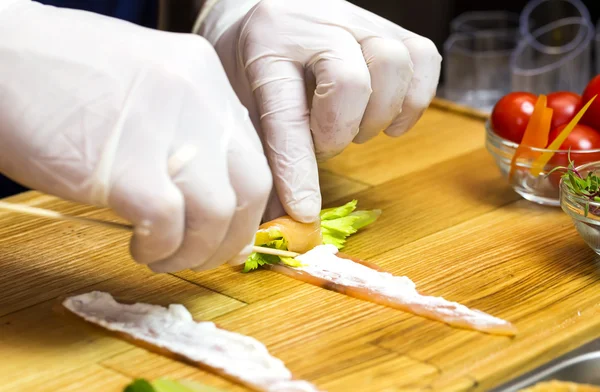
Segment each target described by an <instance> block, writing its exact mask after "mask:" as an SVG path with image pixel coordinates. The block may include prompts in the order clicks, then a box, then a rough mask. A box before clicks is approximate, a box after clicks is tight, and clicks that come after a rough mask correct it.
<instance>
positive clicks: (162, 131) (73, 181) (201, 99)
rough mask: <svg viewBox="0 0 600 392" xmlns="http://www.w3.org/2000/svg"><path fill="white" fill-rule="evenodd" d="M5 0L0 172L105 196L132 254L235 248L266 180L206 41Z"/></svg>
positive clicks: (211, 255) (147, 258)
mask: <svg viewBox="0 0 600 392" xmlns="http://www.w3.org/2000/svg"><path fill="white" fill-rule="evenodd" d="M9 3H10V2H9ZM5 4H6V6H5V7H4V8H0V53H2V61H0V116H1V117H0V172H2V173H5V174H6V175H7V176H8V177H10V178H12V179H14V180H15V181H17V182H20V183H22V184H24V185H26V186H29V187H31V188H33V189H38V190H41V191H43V192H47V193H50V194H54V195H57V196H60V197H63V198H66V199H70V200H74V201H78V202H83V203H91V204H95V205H99V206H108V207H111V208H112V209H114V210H115V211H116V212H117V213H118V214H119V215H121V216H122V217H124V218H126V219H128V220H129V221H130V222H132V224H133V225H134V226H135V231H134V235H133V237H132V240H131V252H132V256H133V257H134V259H135V260H137V261H138V262H139V263H142V264H147V265H149V267H150V268H151V269H153V270H154V271H157V272H172V271H179V270H183V269H186V268H194V269H208V268H213V267H216V266H218V265H220V264H222V263H224V262H226V261H228V260H231V259H237V261H238V262H241V261H243V259H245V257H246V256H247V255H248V254H249V253H250V248H249V247H248V246H249V245H251V244H252V242H253V237H254V234H255V232H256V228H257V227H258V225H259V223H260V220H261V216H262V213H263V211H264V208H265V206H266V203H267V199H268V196H269V193H270V191H271V186H272V180H271V174H270V171H269V167H268V163H267V160H266V158H265V157H264V154H263V152H262V147H261V144H260V139H259V138H258V136H257V134H256V130H255V129H254V127H253V126H252V123H251V121H250V119H249V117H248V113H247V111H246V109H245V108H244V107H243V106H242V105H241V103H240V101H239V99H238V98H237V97H236V95H235V92H234V91H233V90H232V89H231V86H230V84H229V82H228V80H227V76H226V74H225V72H224V71H223V68H222V66H221V64H220V61H219V58H218V56H217V54H216V53H215V51H214V49H213V47H212V46H211V45H210V44H209V43H208V42H207V41H206V40H205V39H203V38H202V37H199V36H197V35H193V34H174V33H166V32H159V31H154V30H150V29H145V28H141V27H138V26H136V25H133V24H130V23H127V22H123V21H119V20H116V19H111V18H106V17H103V16H100V15H96V14H92V13H87V12H82V11H74V10H66V9H60V8H53V7H47V6H43V5H40V4H39V3H34V2H29V1H21V0H17V1H13V2H12V5H8V3H3V4H2V5H3V6H4V5H5ZM240 252H241V253H240Z"/></svg>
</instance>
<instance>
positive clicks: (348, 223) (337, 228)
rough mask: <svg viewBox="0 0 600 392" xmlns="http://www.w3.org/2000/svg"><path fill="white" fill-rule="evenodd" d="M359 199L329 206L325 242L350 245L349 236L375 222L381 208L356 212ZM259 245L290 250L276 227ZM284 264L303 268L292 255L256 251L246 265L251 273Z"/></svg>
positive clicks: (323, 217)
mask: <svg viewBox="0 0 600 392" xmlns="http://www.w3.org/2000/svg"><path fill="white" fill-rule="evenodd" d="M357 203H358V202H357V201H356V200H352V201H351V202H349V203H346V204H344V205H343V206H340V207H335V208H327V209H324V210H322V211H321V214H320V218H321V234H322V235H323V244H330V245H334V246H335V247H337V248H338V249H342V248H343V247H344V245H345V244H346V239H347V238H348V237H349V236H351V235H353V234H355V233H356V232H357V231H358V230H360V229H362V228H363V227H365V226H368V225H370V224H371V223H373V222H375V221H376V220H377V218H379V215H381V210H371V211H354V210H355V209H356V205H357ZM256 245H260V246H264V247H267V248H275V249H279V250H287V244H286V241H285V239H284V238H283V236H282V234H281V232H279V230H277V229H275V228H272V229H271V230H269V231H268V233H267V234H266V235H261V237H260V238H257V243H256ZM277 263H283V264H286V265H289V266H291V267H299V266H300V262H299V261H298V260H296V259H293V258H291V257H279V256H272V255H265V254H259V253H252V254H251V255H250V257H248V259H247V260H246V263H245V264H244V270H243V272H250V271H252V270H255V269H257V268H258V267H260V266H263V265H266V264H277Z"/></svg>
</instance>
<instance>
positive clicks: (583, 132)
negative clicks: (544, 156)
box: [548, 124, 600, 186]
mask: <svg viewBox="0 0 600 392" xmlns="http://www.w3.org/2000/svg"><path fill="white" fill-rule="evenodd" d="M566 126H567V124H563V125H561V126H559V127H557V128H555V129H553V130H552V131H551V132H550V134H549V135H548V140H549V143H551V142H552V141H554V139H556V137H557V136H558V135H559V134H560V132H561V131H562V130H563V129H565V127H566ZM569 148H570V149H571V160H572V161H573V163H574V164H575V166H580V165H585V164H586V163H589V162H594V161H600V153H584V154H582V153H581V151H587V150H595V149H600V132H598V131H596V130H595V129H593V128H591V127H588V126H587V125H583V124H577V125H576V126H575V128H574V129H573V130H572V131H571V133H569V136H567V139H566V140H565V141H564V142H563V144H561V146H560V148H559V150H569ZM578 151H579V153H577V152H578ZM549 164H551V165H554V166H564V167H566V166H568V165H569V153H568V151H565V152H561V153H555V154H554V155H553V156H552V158H551V159H550V162H549ZM563 173H564V172H562V171H557V172H554V173H552V174H551V175H550V180H551V181H552V183H553V184H554V185H556V186H558V183H559V181H560V177H561V176H562V174H563Z"/></svg>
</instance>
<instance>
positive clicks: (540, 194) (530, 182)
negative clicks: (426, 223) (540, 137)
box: [485, 120, 600, 207]
mask: <svg viewBox="0 0 600 392" xmlns="http://www.w3.org/2000/svg"><path fill="white" fill-rule="evenodd" d="M485 128H486V143H485V144H486V148H487V150H488V152H489V153H490V154H491V155H492V157H493V158H494V160H495V162H496V166H498V168H499V169H500V172H501V173H502V175H503V176H504V178H506V179H508V177H509V173H510V163H511V161H512V158H513V156H514V154H515V151H516V150H517V147H519V145H518V144H517V143H514V142H512V141H510V140H507V139H504V138H502V137H500V136H498V135H497V134H496V133H495V132H494V130H493V129H492V127H491V124H490V121H489V120H488V121H487V123H486V125H485ZM549 151H552V152H553V153H554V155H553V156H552V158H551V159H550V161H549V162H548V163H547V164H546V166H544V168H543V170H542V172H541V173H540V174H539V175H538V176H536V177H534V176H532V175H531V173H530V172H529V169H531V166H532V165H533V162H534V161H535V159H537V157H538V156H539V155H540V153H544V152H549ZM524 152H525V154H523V157H521V158H518V159H517V161H516V168H515V173H514V175H513V177H512V178H511V179H510V185H511V186H512V187H513V189H514V190H515V192H517V193H518V194H519V195H521V196H522V197H523V198H525V199H527V200H529V201H532V202H534V203H538V204H542V205H549V206H554V207H558V206H559V205H560V177H561V175H562V174H563V173H564V172H562V171H556V172H554V173H552V174H551V175H550V176H547V174H548V173H549V172H550V171H551V170H552V169H554V168H555V167H558V166H565V167H566V166H568V165H569V151H568V150H547V149H544V148H531V147H529V148H527V149H526V150H524ZM527 152H530V153H531V154H527ZM571 160H572V161H573V162H574V164H575V166H582V165H585V164H588V163H591V162H596V161H600V149H595V150H586V151H571Z"/></svg>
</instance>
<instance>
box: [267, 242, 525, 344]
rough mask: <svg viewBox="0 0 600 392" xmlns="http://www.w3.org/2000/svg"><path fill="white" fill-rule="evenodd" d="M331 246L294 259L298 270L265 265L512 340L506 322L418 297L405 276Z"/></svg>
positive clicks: (436, 299) (443, 301)
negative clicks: (343, 254) (344, 254)
mask: <svg viewBox="0 0 600 392" xmlns="http://www.w3.org/2000/svg"><path fill="white" fill-rule="evenodd" d="M337 253H338V249H337V248H336V247H335V246H333V245H321V246H317V247H315V248H313V249H312V250H310V251H308V252H306V253H304V254H302V255H300V256H297V257H296V260H297V261H299V262H300V263H301V264H302V266H301V267H289V266H286V265H283V264H270V265H267V267H268V268H269V269H272V270H274V271H277V272H280V273H283V274H286V275H289V276H291V277H295V278H297V279H301V280H306V281H310V279H307V278H308V277H307V276H306V275H309V276H311V277H314V278H316V279H319V280H321V281H324V282H326V283H333V284H335V285H338V286H340V287H339V288H336V287H332V289H333V290H334V291H340V288H341V289H342V290H341V292H343V293H345V294H347V295H350V296H357V294H358V296H359V297H360V298H361V299H364V300H368V301H371V302H375V303H379V304H382V305H386V306H390V307H395V308H399V309H402V310H404V311H407V312H410V313H414V314H417V315H420V316H424V317H428V318H430V319H435V320H438V321H442V322H446V323H448V324H450V325H453V326H459V327H464V328H468V329H474V330H478V331H483V332H488V333H492V334H498V335H506V336H512V335H515V333H516V328H515V327H514V326H513V325H512V324H511V323H509V322H507V321H505V320H502V319H500V318H497V317H494V316H491V315H489V314H487V313H484V312H481V311H479V310H476V309H470V308H468V307H466V306H464V305H461V304H459V303H456V302H451V301H448V300H446V299H444V298H442V297H433V296H426V295H421V294H420V293H419V292H418V291H417V289H416V285H415V283H414V282H413V281H412V280H410V279H409V278H408V277H406V276H395V275H392V274H390V273H388V272H382V271H377V270H374V269H372V268H369V267H367V266H365V265H362V264H360V263H357V262H354V261H352V260H349V259H346V258H342V257H338V256H337V255H336V254H337Z"/></svg>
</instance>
